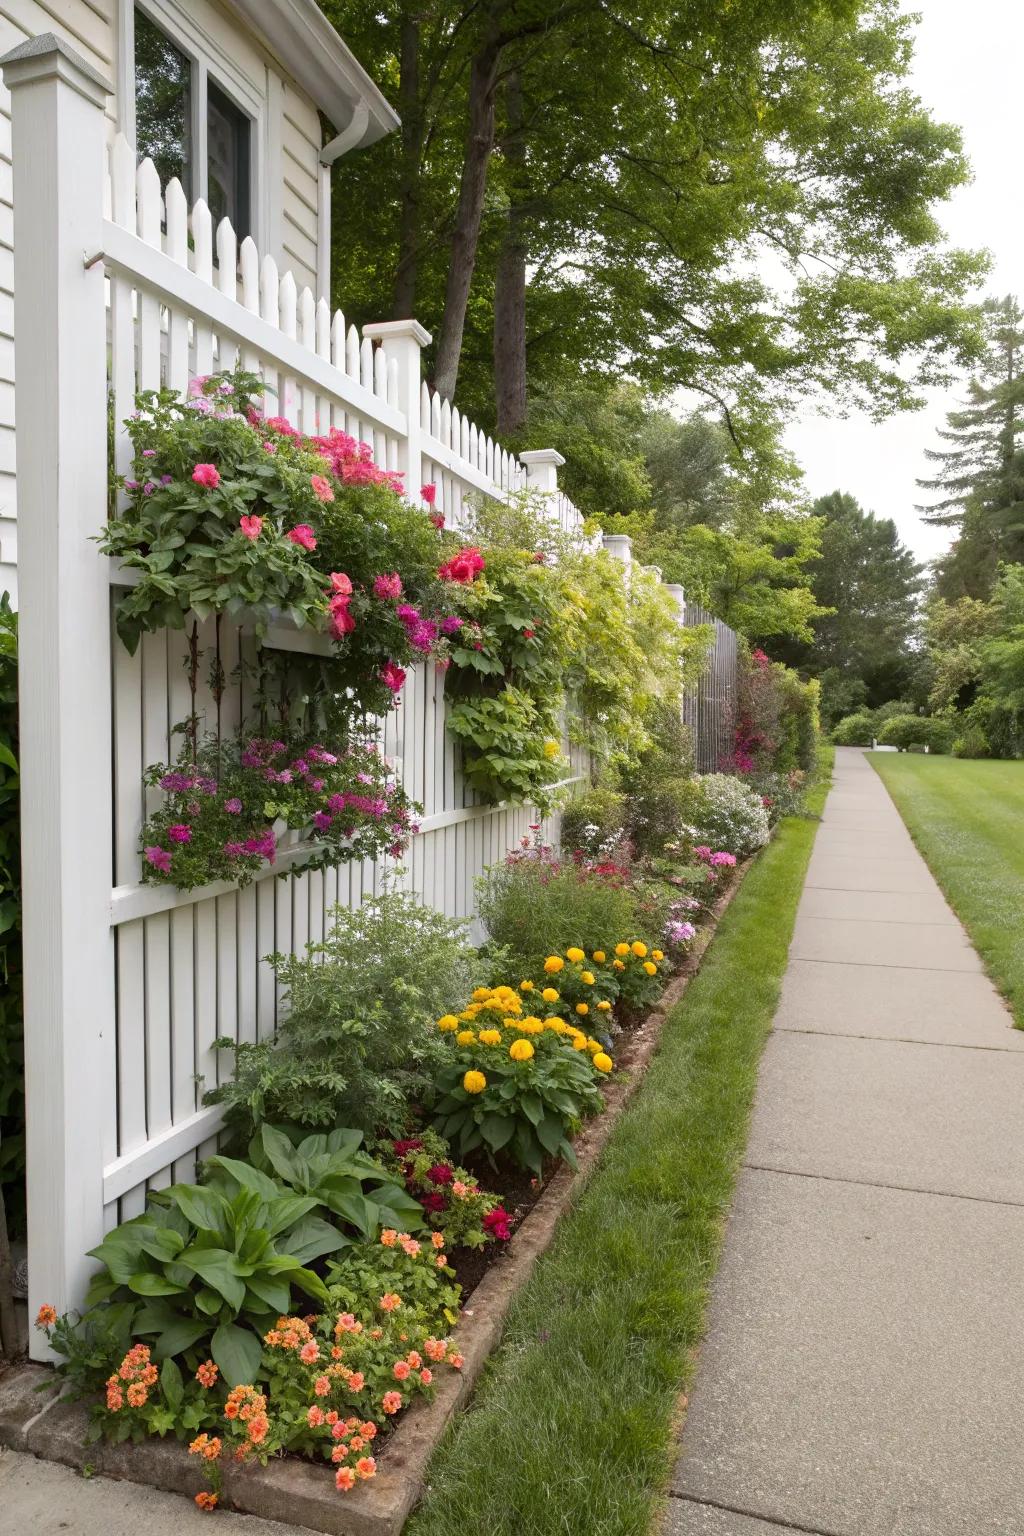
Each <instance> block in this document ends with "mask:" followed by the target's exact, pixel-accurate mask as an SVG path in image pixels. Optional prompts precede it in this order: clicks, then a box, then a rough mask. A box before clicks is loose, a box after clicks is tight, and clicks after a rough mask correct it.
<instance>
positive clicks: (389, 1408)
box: [380, 1392, 402, 1413]
mask: <svg viewBox="0 0 1024 1536" xmlns="http://www.w3.org/2000/svg"><path fill="white" fill-rule="evenodd" d="M380 1405H381V1407H382V1408H383V1410H384V1412H385V1413H397V1412H398V1410H399V1408H401V1406H402V1394H401V1392H385V1393H384V1396H383V1397H382V1398H381V1400H380Z"/></svg>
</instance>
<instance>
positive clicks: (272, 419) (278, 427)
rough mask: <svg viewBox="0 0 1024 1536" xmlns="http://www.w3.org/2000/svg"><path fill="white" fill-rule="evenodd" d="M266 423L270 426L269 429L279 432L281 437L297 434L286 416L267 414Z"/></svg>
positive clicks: (295, 435)
mask: <svg viewBox="0 0 1024 1536" xmlns="http://www.w3.org/2000/svg"><path fill="white" fill-rule="evenodd" d="M266 425H267V426H268V427H270V429H271V431H273V432H280V433H281V436H282V437H297V436H298V433H297V432H296V430H295V428H294V427H293V426H292V424H291V422H290V421H289V420H288V418H287V416H268V417H267V420H266Z"/></svg>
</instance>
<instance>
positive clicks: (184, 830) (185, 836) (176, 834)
mask: <svg viewBox="0 0 1024 1536" xmlns="http://www.w3.org/2000/svg"><path fill="white" fill-rule="evenodd" d="M167 836H168V837H169V838H170V840H171V842H172V843H190V842H191V841H192V828H191V827H190V826H188V825H187V823H186V822H183V821H178V822H175V824H174V826H173V827H168V828H167Z"/></svg>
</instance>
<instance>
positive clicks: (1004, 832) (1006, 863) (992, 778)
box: [870, 752, 1024, 1028]
mask: <svg viewBox="0 0 1024 1536" xmlns="http://www.w3.org/2000/svg"><path fill="white" fill-rule="evenodd" d="M870 761H871V764H872V766H873V767H874V768H875V769H876V770H877V772H878V774H879V776H880V777H881V779H882V782H883V783H884V784H885V787H886V789H888V791H889V793H890V794H891V795H892V797H893V799H894V800H895V802H896V805H897V806H898V808H899V812H900V815H901V816H902V817H903V819H904V821H905V822H906V824H907V826H908V828H909V829H910V835H911V836H912V837H913V839H914V842H915V843H916V844H917V846H918V847H919V848H920V850H921V852H922V854H923V855H924V857H925V858H926V859H927V861H928V864H929V866H930V867H931V871H932V874H933V875H934V876H935V878H936V880H937V881H938V882H939V884H940V885H941V887H942V889H943V891H944V892H945V895H946V899H947V901H948V902H949V904H950V906H951V907H952V908H953V910H954V911H955V912H956V914H957V916H958V917H959V919H960V921H961V922H962V923H963V925H964V927H965V928H966V929H967V932H968V933H969V934H970V936H971V940H972V942H973V943H974V946H975V948H976V949H977V950H978V953H979V954H980V955H981V957H982V959H983V960H984V962H985V964H986V966H987V967H988V970H989V973H990V974H991V976H992V979H993V980H994V982H995V983H996V985H997V987H999V989H1000V991H1001V992H1002V993H1003V995H1004V997H1005V998H1006V999H1007V1001H1008V1002H1009V1004H1010V1006H1011V1008H1012V1009H1013V1016H1014V1018H1015V1020H1016V1022H1017V1026H1018V1028H1024V762H1019V763H994V762H973V761H966V760H963V761H962V760H960V759H958V758H954V757H932V756H930V755H929V756H928V757H919V756H916V755H913V754H910V753H902V752H901V753H899V754H898V755H897V754H896V753H873V754H872V756H871V759H870Z"/></svg>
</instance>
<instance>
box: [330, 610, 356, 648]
mask: <svg viewBox="0 0 1024 1536" xmlns="http://www.w3.org/2000/svg"><path fill="white" fill-rule="evenodd" d="M355 627H356V621H355V619H354V618H353V617H352V615H351V613H349V610H348V604H347V603H344V602H340V603H338V604H337V606H335V605H334V604H333V603H332V605H331V634H332V635H333V636H334V638H335V640H341V639H343V638H344V636H345V635H350V634H351V633H352V631H353V630H354V629H355Z"/></svg>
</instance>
